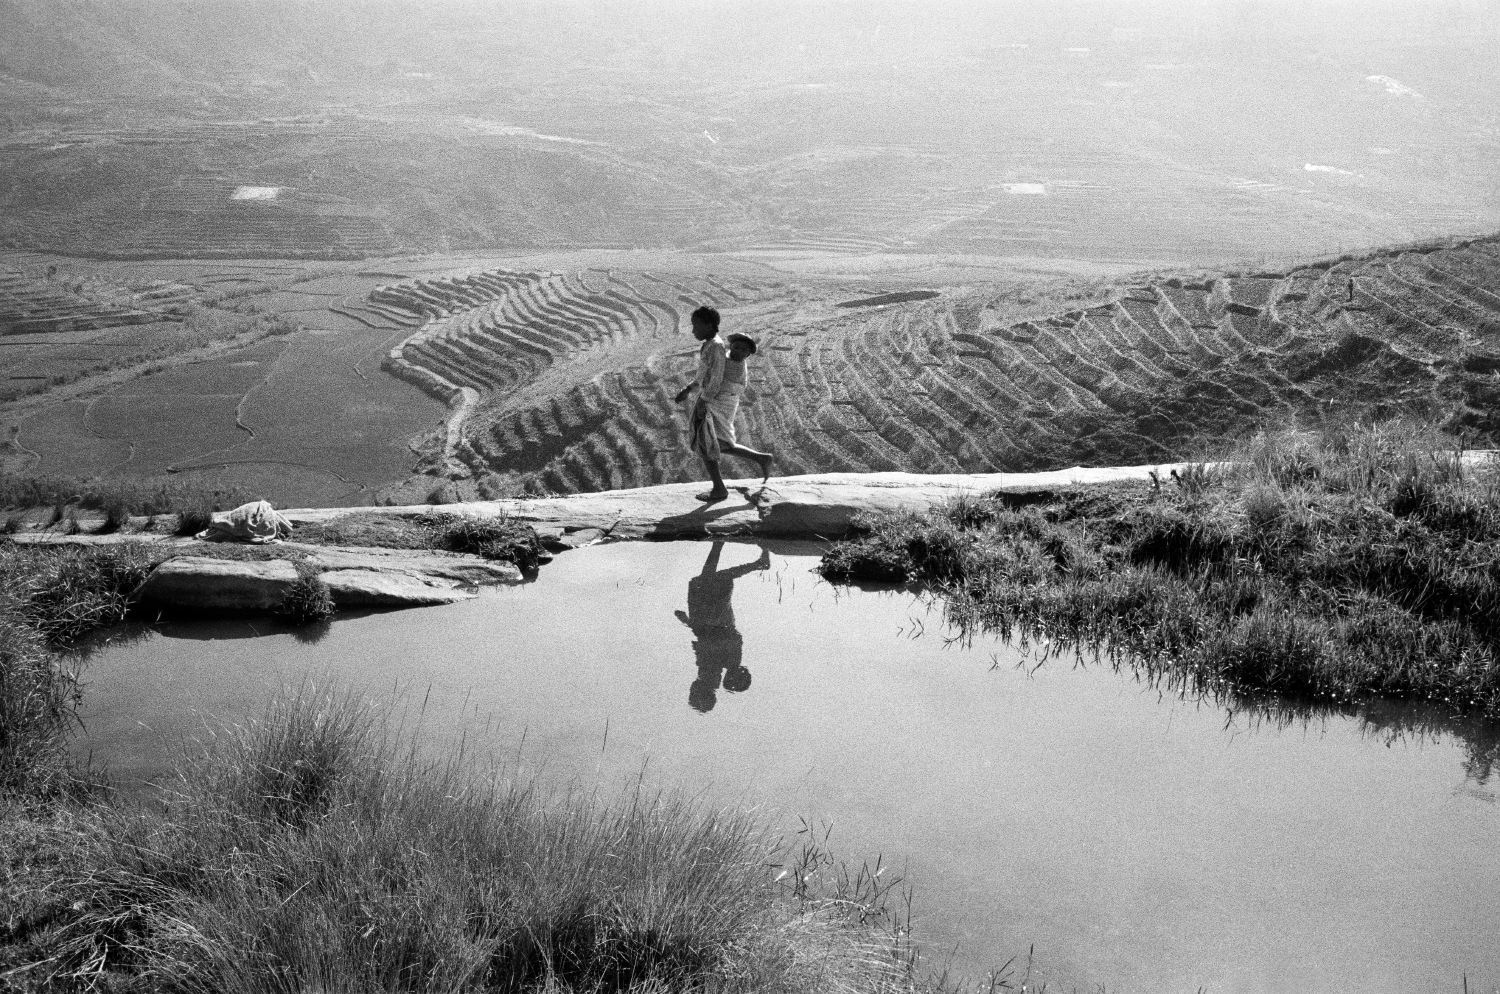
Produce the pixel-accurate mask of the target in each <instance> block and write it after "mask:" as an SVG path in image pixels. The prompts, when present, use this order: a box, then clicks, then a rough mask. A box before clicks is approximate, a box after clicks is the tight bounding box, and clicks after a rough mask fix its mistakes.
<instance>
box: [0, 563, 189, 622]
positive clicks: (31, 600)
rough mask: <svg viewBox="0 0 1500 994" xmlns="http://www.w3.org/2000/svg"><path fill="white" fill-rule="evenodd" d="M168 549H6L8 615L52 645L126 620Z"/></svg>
mask: <svg viewBox="0 0 1500 994" xmlns="http://www.w3.org/2000/svg"><path fill="white" fill-rule="evenodd" d="M167 554H168V553H167V552H166V550H161V549H154V548H152V547H150V546H148V545H144V544H140V543H128V542H122V543H120V544H118V545H108V546H88V547H85V546H67V545H6V546H3V547H0V589H3V590H4V591H6V593H7V594H8V595H9V601H8V605H7V609H6V613H7V614H9V615H11V616H12V617H15V618H17V619H19V621H20V622H22V623H23V624H25V625H26V626H27V627H29V628H31V629H32V630H34V631H35V632H37V634H38V635H40V636H41V637H42V638H43V639H45V640H46V641H47V642H48V643H50V644H52V645H65V644H67V643H68V642H71V641H72V640H74V639H76V638H78V637H79V636H81V635H83V634H85V633H87V632H88V631H91V630H92V629H94V628H98V627H101V626H103V625H108V624H113V623H114V622H116V621H119V620H121V619H123V618H124V617H125V614H126V612H127V610H128V608H129V603H130V597H131V595H132V594H133V593H134V592H135V590H136V588H137V587H139V586H140V585H141V583H142V581H144V580H145V579H146V576H147V575H148V574H149V573H150V572H151V570H152V569H154V568H155V567H156V564H157V563H158V562H160V561H161V559H162V558H163V556H165V555H167Z"/></svg>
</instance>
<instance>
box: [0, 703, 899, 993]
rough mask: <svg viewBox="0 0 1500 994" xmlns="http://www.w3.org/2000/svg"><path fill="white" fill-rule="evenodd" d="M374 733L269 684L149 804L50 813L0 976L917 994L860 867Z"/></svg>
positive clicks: (363, 711) (740, 818)
mask: <svg viewBox="0 0 1500 994" xmlns="http://www.w3.org/2000/svg"><path fill="white" fill-rule="evenodd" d="M388 729H389V726H388V725H387V724H386V723H385V722H384V720H383V719H382V716H381V715H380V713H378V712H377V711H376V710H375V709H373V708H371V707H370V706H368V705H367V704H365V703H362V702H361V701H359V700H356V699H350V698H338V697H335V696H334V695H331V694H328V693H326V692H325V693H309V694H306V695H301V696H298V697H296V698H287V697H283V698H282V699H281V700H280V701H279V702H278V703H276V704H274V705H273V706H272V708H271V709H270V711H269V713H268V714H267V716H266V718H265V719H264V720H263V721H262V722H260V723H258V724H256V725H254V726H253V727H250V728H245V729H238V730H233V731H230V732H227V733H225V734H223V735H221V736H219V737H218V739H217V740H216V741H215V742H214V743H213V744H212V745H211V746H210V747H209V748H208V749H207V750H206V751H205V753H204V754H203V755H201V756H198V757H196V758H194V759H191V760H189V761H186V762H185V764H184V765H183V767H182V768H181V772H180V776H179V778H178V779H177V780H176V781H175V782H174V784H173V785H172V787H171V789H169V790H167V791H166V792H165V793H164V795H163V799H162V800H161V802H160V803H152V804H150V805H148V806H144V807H142V808H140V809H138V810H126V809H123V808H118V809H117V808H100V809H97V810H96V811H94V812H93V813H92V815H91V816H90V817H89V818H87V819H85V820H82V821H75V822H72V823H69V824H67V825H66V826H64V827H63V828H62V829H59V830H60V831H66V833H67V838H66V840H65V842H66V844H65V845H62V844H60V845H59V846H57V847H56V849H55V851H56V852H59V853H61V855H60V856H59V857H57V858H56V860H55V861H54V863H53V865H50V866H48V867H47V872H46V879H45V880H44V881H37V882H35V884H34V886H32V887H29V888H23V889H25V892H26V895H27V899H26V900H24V901H21V902H19V905H18V906H20V907H22V908H23V909H24V910H23V912H22V913H20V914H16V915H12V916H11V920H10V921H9V922H8V923H7V932H8V934H6V935H3V936H0V971H5V970H9V971H11V972H9V974H8V980H9V982H10V983H12V984H20V985H25V986H30V987H34V988H35V989H44V988H50V987H53V986H57V987H69V988H71V987H73V986H79V987H102V988H108V989H125V988H127V987H128V988H129V989H137V988H140V989H148V988H149V989H151V990H163V991H188V990H192V991H203V990H213V991H221V992H234V991H257V992H258V991H264V990H272V989H275V990H311V989H315V988H317V989H322V988H324V987H325V986H326V985H328V984H330V983H336V985H337V986H338V987H339V988H340V989H344V990H361V991H364V990H401V991H468V990H475V991H479V990H483V991H518V992H529V991H537V992H542V991H546V992H557V994H564V992H580V994H581V992H597V991H605V990H611V991H613V990H636V991H655V992H665V991H724V992H729V991H744V992H751V991H755V992H761V991H786V992H809V994H810V992H815V991H816V992H838V991H850V992H853V991H900V990H914V989H915V985H914V984H913V982H912V980H911V979H910V963H911V959H910V953H909V949H908V948H907V947H906V946H905V945H904V940H901V939H899V938H898V936H899V935H900V934H901V933H900V930H898V929H897V928H896V927H895V924H896V923H895V922H894V921H893V920H892V918H891V916H890V915H889V914H888V913H887V912H886V911H885V910H884V909H883V908H882V907H881V905H880V901H881V898H882V896H883V895H884V893H885V890H886V888H885V887H882V886H880V885H878V884H876V883H875V880H876V878H875V876H873V875H870V874H862V875H860V876H858V877H856V878H851V877H849V876H847V875H841V874H833V873H824V874H823V876H824V878H825V880H824V882H823V884H824V885H820V883H819V882H818V881H816V880H811V879H809V878H808V876H807V875H806V871H808V870H809V869H813V870H816V869H817V868H819V867H826V863H824V862H822V861H820V860H819V859H818V858H816V857H815V856H814V857H809V856H808V854H807V853H806V852H803V853H802V854H800V855H799V854H794V853H790V852H788V851H787V850H786V849H784V848H781V847H780V846H778V845H777V844H775V843H774V842H773V840H772V839H771V838H770V837H769V835H768V834H767V833H766V832H764V831H763V830H761V829H759V828H757V827H756V826H755V825H754V824H753V823H752V822H751V820H750V819H749V818H748V817H747V816H745V815H743V814H737V813H726V812H723V811H715V810H708V809H705V808H703V807H702V806H700V805H695V804H692V803H687V802H683V801H680V800H676V799H673V798H670V797H665V796H648V795H645V794H643V793H641V792H640V791H639V790H637V791H636V792H634V793H627V794H626V795H625V796H623V797H621V798H620V799H618V800H617V801H615V802H613V803H602V802H600V801H598V800H597V799H596V798H593V797H589V796H585V795H584V794H582V793H579V792H567V791H562V792H548V791H546V790H544V789H542V788H541V787H539V786H538V785H537V784H536V783H534V782H522V781H512V780H507V779H505V778H504V777H501V776H498V775H496V774H493V773H488V774H486V773H482V772H480V771H478V770H477V769H476V768H474V767H473V766H469V765H465V764H463V763H461V762H457V761H442V760H429V759H425V758H422V757H421V755H420V754H419V753H418V751H417V749H416V748H415V746H414V745H413V744H412V742H413V740H412V739H411V738H409V737H404V736H400V735H393V734H390V733H389V731H388ZM783 867H784V868H786V869H789V870H790V874H784V876H786V875H789V876H790V877H791V878H792V879H793V880H795V881H796V883H795V886H792V887H788V886H785V885H784V884H779V883H777V882H776V874H777V871H778V869H781V868H783ZM22 882H23V883H24V880H23V881H22Z"/></svg>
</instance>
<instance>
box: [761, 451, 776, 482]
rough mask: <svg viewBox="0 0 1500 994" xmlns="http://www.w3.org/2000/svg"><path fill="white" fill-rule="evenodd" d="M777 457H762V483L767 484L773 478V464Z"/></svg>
mask: <svg viewBox="0 0 1500 994" xmlns="http://www.w3.org/2000/svg"><path fill="white" fill-rule="evenodd" d="M774 461H775V457H774V456H771V455H766V456H762V457H761V460H760V482H761V483H765V482H766V481H767V480H769V479H770V478H771V463H772V462H774Z"/></svg>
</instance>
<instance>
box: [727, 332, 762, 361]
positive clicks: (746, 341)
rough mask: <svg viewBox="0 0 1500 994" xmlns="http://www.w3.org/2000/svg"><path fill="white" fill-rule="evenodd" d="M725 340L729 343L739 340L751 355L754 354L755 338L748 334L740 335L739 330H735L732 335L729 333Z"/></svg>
mask: <svg viewBox="0 0 1500 994" xmlns="http://www.w3.org/2000/svg"><path fill="white" fill-rule="evenodd" d="M725 341H727V342H728V343H729V344H730V345H733V344H735V343H736V342H739V343H740V344H742V345H744V346H745V348H746V349H748V350H749V352H750V354H751V355H755V339H753V338H751V337H750V336H749V335H741V334H740V333H739V332H735V333H734V334H733V335H730V336H729V337H728V338H727V339H725Z"/></svg>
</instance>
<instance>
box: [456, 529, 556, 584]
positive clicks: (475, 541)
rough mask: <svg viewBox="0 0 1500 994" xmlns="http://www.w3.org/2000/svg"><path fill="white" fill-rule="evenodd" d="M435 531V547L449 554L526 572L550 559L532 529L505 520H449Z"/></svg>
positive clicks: (534, 530)
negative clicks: (467, 555)
mask: <svg viewBox="0 0 1500 994" xmlns="http://www.w3.org/2000/svg"><path fill="white" fill-rule="evenodd" d="M438 528H439V531H438V535H437V539H436V542H435V543H434V544H435V545H436V546H437V547H438V548H440V549H446V550H448V551H450V552H467V553H470V554H473V555H476V556H483V557H484V558H486V559H496V560H503V561H505V562H511V563H515V564H516V565H517V566H519V567H520V568H521V569H523V570H526V571H528V572H530V571H533V570H535V569H536V568H537V567H538V566H539V565H541V564H542V562H544V561H546V560H549V559H550V558H551V557H550V556H548V555H547V553H546V551H545V550H544V549H543V548H542V543H541V539H540V538H538V537H537V533H536V529H535V528H532V527H531V526H530V525H528V524H524V523H522V522H519V521H514V520H512V519H511V518H508V517H503V516H502V517H498V518H483V519H479V518H458V519H448V520H446V521H442V522H441V523H439V524H438Z"/></svg>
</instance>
